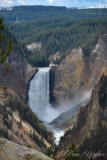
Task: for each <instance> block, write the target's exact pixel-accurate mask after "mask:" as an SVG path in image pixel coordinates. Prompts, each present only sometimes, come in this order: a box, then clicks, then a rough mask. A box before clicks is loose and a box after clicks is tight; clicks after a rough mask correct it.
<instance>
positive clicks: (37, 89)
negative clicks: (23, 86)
mask: <svg viewBox="0 0 107 160" xmlns="http://www.w3.org/2000/svg"><path fill="white" fill-rule="evenodd" d="M49 71H50V68H39V69H38V72H37V73H36V74H35V76H34V78H33V79H32V80H31V82H30V88H29V106H30V108H31V109H32V111H33V112H34V113H35V114H37V116H38V118H39V119H40V120H41V121H43V122H51V121H52V120H53V119H55V118H56V117H57V116H58V115H59V113H58V111H57V110H55V109H54V108H53V107H52V105H51V104H50V103H49V93H50V91H49Z"/></svg>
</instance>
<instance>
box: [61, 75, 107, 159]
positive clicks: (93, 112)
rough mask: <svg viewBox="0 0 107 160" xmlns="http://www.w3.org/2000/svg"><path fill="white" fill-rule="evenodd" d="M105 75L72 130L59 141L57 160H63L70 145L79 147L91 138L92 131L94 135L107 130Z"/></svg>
mask: <svg viewBox="0 0 107 160" xmlns="http://www.w3.org/2000/svg"><path fill="white" fill-rule="evenodd" d="M105 75H106V72H105ZM105 75H103V76H102V77H101V79H100V81H99V83H98V84H97V85H96V86H95V89H94V90H93V92H92V98H91V100H90V102H89V103H88V104H87V105H86V106H85V107H81V109H80V111H79V113H78V115H77V119H76V123H75V125H74V127H73V129H72V130H68V131H67V132H66V133H65V136H64V137H63V138H62V139H61V141H60V145H59V146H60V152H59V153H58V156H59V159H64V155H65V153H66V150H67V149H68V148H69V147H70V145H71V144H72V143H74V144H76V146H77V147H79V146H80V145H81V144H82V143H83V142H84V140H85V139H86V138H90V137H91V133H92V131H93V132H94V133H95V134H96V133H97V132H99V130H100V129H101V128H106V129H107V118H106V117H107V101H106V98H107V93H106V89H107V76H105ZM102 134H103V133H102ZM103 138H104V137H102V139H103ZM97 141H98V140H97ZM105 144H107V141H106V140H105V141H104V143H103V144H102V145H101V147H103V146H104V145H105ZM96 147H97V146H96ZM100 149H102V148H100ZM61 150H63V156H62V157H60V154H61Z"/></svg>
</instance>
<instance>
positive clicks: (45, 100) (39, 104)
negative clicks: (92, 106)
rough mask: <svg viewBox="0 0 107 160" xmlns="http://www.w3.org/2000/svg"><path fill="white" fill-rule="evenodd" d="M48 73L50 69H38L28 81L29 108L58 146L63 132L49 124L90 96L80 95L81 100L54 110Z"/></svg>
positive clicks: (87, 94)
mask: <svg viewBox="0 0 107 160" xmlns="http://www.w3.org/2000/svg"><path fill="white" fill-rule="evenodd" d="M49 71H50V68H49V67H48V68H39V69H38V72H37V73H36V74H35V76H34V77H33V79H32V80H31V81H30V87H29V92H28V95H29V102H28V103H29V106H30V108H31V109H32V111H33V112H34V113H35V114H36V115H37V116H38V118H39V120H41V121H42V122H43V123H44V124H45V126H46V128H48V129H49V130H51V131H52V132H53V133H54V136H55V138H56V140H55V142H56V144H58V142H59V140H60V137H61V136H63V135H64V130H62V129H59V128H56V127H54V126H53V125H50V124H49V123H50V122H52V121H53V120H54V119H56V118H57V117H58V116H59V115H60V114H61V113H63V112H66V111H68V110H70V109H71V108H73V107H74V106H76V105H77V104H78V103H80V102H81V101H83V100H84V99H86V98H87V97H88V96H90V93H88V92H87V93H85V94H81V95H82V97H81V98H77V99H75V100H73V101H72V102H71V101H70V102H67V103H65V104H64V105H62V106H57V107H56V108H54V107H53V106H52V105H51V104H50V102H49V93H50V91H49Z"/></svg>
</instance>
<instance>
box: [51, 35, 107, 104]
mask: <svg viewBox="0 0 107 160" xmlns="http://www.w3.org/2000/svg"><path fill="white" fill-rule="evenodd" d="M106 67H107V35H103V36H101V37H100V39H99V41H98V43H97V44H96V46H95V48H94V50H93V52H92V53H90V56H88V57H85V56H84V54H83V51H82V48H81V47H79V48H78V49H73V50H72V51H71V53H70V54H69V55H67V56H66V58H65V59H64V60H63V61H62V62H61V63H60V64H59V65H58V67H56V68H54V69H53V72H54V86H53V91H52V94H53V95H52V96H53V99H54V100H55V102H56V103H58V104H61V103H62V102H66V101H68V100H70V99H72V98H75V97H77V96H78V95H81V93H83V92H84V90H90V89H93V87H94V86H95V84H96V83H97V82H98V80H99V78H100V77H101V75H102V74H103V72H104V71H105V68H106Z"/></svg>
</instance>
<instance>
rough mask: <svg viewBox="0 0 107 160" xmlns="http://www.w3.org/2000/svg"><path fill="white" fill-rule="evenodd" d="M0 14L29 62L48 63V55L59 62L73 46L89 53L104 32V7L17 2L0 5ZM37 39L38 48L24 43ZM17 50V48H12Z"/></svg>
mask: <svg viewBox="0 0 107 160" xmlns="http://www.w3.org/2000/svg"><path fill="white" fill-rule="evenodd" d="M0 15H1V16H3V17H4V20H5V22H6V24H7V25H8V26H9V27H10V29H11V30H12V31H13V32H14V34H15V35H16V39H17V40H18V44H19V45H20V47H19V48H20V49H21V52H22V53H23V55H24V57H26V59H27V60H28V62H29V63H30V64H31V65H33V66H36V67H38V66H42V67H44V66H48V65H49V63H50V58H51V56H52V55H54V54H56V53H58V54H59V57H60V58H59V57H58V58H56V59H53V61H54V62H55V63H59V62H60V61H61V60H62V59H63V58H64V57H65V56H66V54H69V53H70V52H71V50H72V49H73V48H78V47H79V46H81V47H82V49H83V52H84V55H85V56H89V55H90V53H91V51H92V50H93V49H94V47H95V45H96V43H97V41H98V39H99V37H100V36H101V35H103V34H106V33H107V9H77V8H71V9H67V8H66V7H53V6H50V7H49V6H20V7H14V8H13V9H12V10H6V9H2V10H0ZM34 42H37V43H41V49H36V50H33V51H28V50H27V49H26V47H25V46H27V45H29V44H32V43H34ZM16 50H17V49H16Z"/></svg>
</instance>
